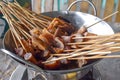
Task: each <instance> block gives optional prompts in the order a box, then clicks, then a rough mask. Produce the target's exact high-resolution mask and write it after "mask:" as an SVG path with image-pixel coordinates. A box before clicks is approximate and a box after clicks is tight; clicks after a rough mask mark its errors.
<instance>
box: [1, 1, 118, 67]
mask: <svg viewBox="0 0 120 80" xmlns="http://www.w3.org/2000/svg"><path fill="white" fill-rule="evenodd" d="M0 6H1V9H0V10H1V12H2V13H3V15H4V18H5V19H6V20H7V22H8V24H9V28H10V31H11V35H12V38H13V40H14V42H15V52H16V54H18V55H20V56H21V57H23V58H24V59H25V60H28V61H31V62H32V63H34V64H36V65H38V66H40V67H42V68H44V69H63V67H66V66H67V68H66V69H69V68H68V67H70V68H76V67H82V66H83V65H84V64H87V63H88V62H89V60H91V59H99V58H117V57H120V55H107V54H111V53H114V52H119V51H120V33H116V34H113V35H96V34H93V33H89V32H88V31H87V28H86V27H84V26H82V27H81V28H80V29H79V30H77V31H75V27H74V26H73V25H72V24H71V23H70V22H69V21H67V20H66V19H64V18H63V17H57V18H50V17H47V16H44V15H41V14H40V15H38V14H36V13H34V12H32V11H30V10H27V9H25V8H22V7H21V6H20V5H19V4H18V3H17V2H14V3H10V2H7V3H6V2H0ZM116 13H118V12H116ZM116 13H114V14H116ZM110 16H112V15H110ZM110 16H108V17H110ZM108 17H106V18H108ZM106 18H104V19H106ZM104 19H102V20H104ZM102 20H101V21H102ZM101 21H99V22H101ZM99 22H97V23H99ZM97 23H95V24H97ZM95 24H92V25H91V26H93V25H95ZM91 26H89V27H91ZM73 64H74V66H71V65H73Z"/></svg>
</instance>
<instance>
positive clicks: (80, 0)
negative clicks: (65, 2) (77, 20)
mask: <svg viewBox="0 0 120 80" xmlns="http://www.w3.org/2000/svg"><path fill="white" fill-rule="evenodd" d="M78 2H88V3H89V4H90V5H91V6H92V8H93V10H94V15H95V16H97V9H96V7H95V5H94V4H93V3H92V1H89V0H76V1H74V2H72V3H71V4H70V5H69V6H68V8H67V11H70V9H71V8H72V6H73V5H74V4H76V3H78Z"/></svg>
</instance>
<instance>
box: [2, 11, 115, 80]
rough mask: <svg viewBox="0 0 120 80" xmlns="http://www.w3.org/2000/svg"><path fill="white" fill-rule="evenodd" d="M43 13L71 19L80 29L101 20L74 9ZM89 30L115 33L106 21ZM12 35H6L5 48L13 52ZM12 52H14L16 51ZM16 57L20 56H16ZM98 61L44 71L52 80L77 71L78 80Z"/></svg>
mask: <svg viewBox="0 0 120 80" xmlns="http://www.w3.org/2000/svg"><path fill="white" fill-rule="evenodd" d="M43 14H44V15H46V16H50V17H58V16H62V17H64V18H65V19H67V20H69V21H70V22H71V23H72V24H73V25H74V26H75V28H76V29H79V28H80V27H81V26H83V25H85V26H86V27H87V26H89V25H91V24H93V23H95V22H97V21H99V20H100V19H99V18H97V17H95V16H93V15H90V14H86V13H82V12H74V11H69V12H68V11H61V12H58V11H54V12H46V13H43ZM88 32H92V33H95V34H98V35H109V34H114V32H113V30H112V28H111V27H110V26H109V25H108V24H107V23H106V22H104V21H102V22H100V23H98V24H96V25H94V26H92V27H90V28H88ZM11 37H12V36H11V34H10V32H9V31H8V32H7V33H6V35H5V37H4V43H3V44H4V47H5V49H7V50H9V51H11V52H13V51H14V42H13V39H12V38H11ZM12 54H14V52H13V53H12ZM14 55H15V54H14ZM16 57H17V58H19V57H18V56H16ZM24 61H25V60H24ZM18 62H19V61H18ZM25 62H26V63H27V65H28V66H29V64H28V62H27V61H25ZM96 63H97V61H95V62H93V63H91V64H89V65H86V66H83V67H81V68H76V69H70V70H44V71H45V72H47V74H48V75H49V76H48V77H49V79H50V78H52V79H50V80H56V78H57V80H66V76H67V75H69V74H71V73H74V72H75V73H76V75H80V76H79V77H78V78H76V80H78V79H80V78H81V77H83V76H84V75H85V74H87V72H88V71H89V70H90V69H91V67H92V66H93V65H94V64H96ZM32 65H34V64H32ZM34 66H35V65H34ZM29 67H32V66H29ZM33 68H34V67H33ZM76 75H75V76H76ZM51 76H52V77H51Z"/></svg>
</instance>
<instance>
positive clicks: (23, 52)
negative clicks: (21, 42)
mask: <svg viewBox="0 0 120 80" xmlns="http://www.w3.org/2000/svg"><path fill="white" fill-rule="evenodd" d="M15 52H16V53H17V54H18V55H19V56H22V57H23V56H24V54H25V51H24V50H23V48H22V47H19V48H15Z"/></svg>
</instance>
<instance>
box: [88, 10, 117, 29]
mask: <svg viewBox="0 0 120 80" xmlns="http://www.w3.org/2000/svg"><path fill="white" fill-rule="evenodd" d="M118 12H119V11H116V12H114V13H112V14H110V15H108V16H106V17H105V18H103V19H101V20H100V21H97V22H95V23H94V24H92V25H90V26H88V27H86V28H90V27H92V26H94V25H96V24H97V23H100V22H102V21H104V20H106V19H108V18H109V17H111V16H113V15H115V14H117V13H118Z"/></svg>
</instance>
